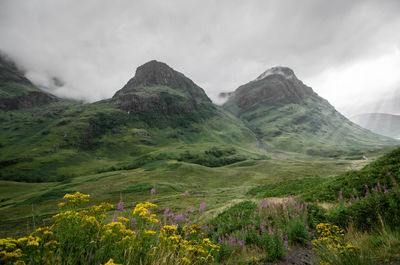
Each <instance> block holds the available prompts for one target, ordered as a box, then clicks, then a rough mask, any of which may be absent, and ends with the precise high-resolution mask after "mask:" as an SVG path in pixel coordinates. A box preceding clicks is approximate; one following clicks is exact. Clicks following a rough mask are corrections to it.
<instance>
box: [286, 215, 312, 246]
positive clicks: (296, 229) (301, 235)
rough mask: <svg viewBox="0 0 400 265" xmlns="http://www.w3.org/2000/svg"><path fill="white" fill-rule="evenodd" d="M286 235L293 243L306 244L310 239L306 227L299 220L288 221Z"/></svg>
mask: <svg viewBox="0 0 400 265" xmlns="http://www.w3.org/2000/svg"><path fill="white" fill-rule="evenodd" d="M288 236H289V238H290V239H291V241H292V243H293V244H294V245H300V246H306V245H308V240H309V239H310V233H309V232H308V231H307V229H306V225H305V223H304V222H302V221H301V220H298V219H296V220H294V221H293V222H290V223H289V226H288Z"/></svg>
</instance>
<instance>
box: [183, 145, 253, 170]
mask: <svg viewBox="0 0 400 265" xmlns="http://www.w3.org/2000/svg"><path fill="white" fill-rule="evenodd" d="M243 160H246V158H245V157H243V156H240V155H236V150H235V148H225V149H220V148H217V147H212V148H211V149H209V150H206V151H204V153H200V154H198V153H191V152H190V151H185V152H184V153H183V154H181V155H180V157H179V158H178V161H185V162H190V163H194V164H199V165H203V166H207V167H220V166H225V165H229V164H233V163H236V162H240V161H243Z"/></svg>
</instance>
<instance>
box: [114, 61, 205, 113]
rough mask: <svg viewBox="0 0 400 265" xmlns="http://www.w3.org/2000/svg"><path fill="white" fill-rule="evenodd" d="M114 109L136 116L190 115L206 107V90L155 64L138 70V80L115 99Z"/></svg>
mask: <svg viewBox="0 0 400 265" xmlns="http://www.w3.org/2000/svg"><path fill="white" fill-rule="evenodd" d="M112 101H113V103H114V105H115V106H117V107H118V108H120V109H123V110H126V111H133V112H136V113H156V112H158V113H167V114H171V113H175V114H182V113H190V112H193V111H196V110H198V109H199V108H202V107H201V106H202V105H207V106H208V107H209V108H213V105H212V102H211V100H210V99H209V98H208V97H207V95H206V93H205V92H204V90H203V89H202V88H201V87H199V86H198V85H196V84H195V83H194V82H193V81H192V80H190V79H189V78H187V77H186V76H185V75H184V74H182V73H180V72H178V71H175V70H174V69H172V68H171V67H169V66H168V65H167V64H165V63H162V62H158V61H156V60H153V61H150V62H147V63H145V64H143V65H141V66H139V67H138V68H137V69H136V73H135V76H134V77H133V78H132V79H130V80H129V81H128V83H127V84H126V85H125V86H124V87H123V88H122V89H121V90H119V91H118V92H117V93H115V95H114V96H113V98H112Z"/></svg>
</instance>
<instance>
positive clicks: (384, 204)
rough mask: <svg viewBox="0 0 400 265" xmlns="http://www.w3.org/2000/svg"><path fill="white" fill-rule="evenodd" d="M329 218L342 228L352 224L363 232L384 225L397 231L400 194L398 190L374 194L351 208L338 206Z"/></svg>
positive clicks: (399, 224) (350, 206) (399, 220)
mask: <svg viewBox="0 0 400 265" xmlns="http://www.w3.org/2000/svg"><path fill="white" fill-rule="evenodd" d="M328 218H329V220H331V222H333V223H335V224H338V225H340V226H342V227H347V226H348V225H349V224H350V223H352V224H353V225H354V226H355V227H356V228H357V229H359V230H362V231H371V230H372V229H376V228H379V227H380V226H382V225H383V224H385V225H386V226H387V227H388V228H391V229H396V228H397V227H399V226H400V193H399V192H398V190H397V189H395V190H392V191H391V192H388V193H383V192H381V193H378V192H373V194H372V195H369V196H367V197H365V198H362V199H360V200H359V201H355V202H353V203H352V204H351V205H349V206H344V205H343V204H340V205H338V206H337V207H335V208H333V209H332V210H331V211H330V213H329V215H328Z"/></svg>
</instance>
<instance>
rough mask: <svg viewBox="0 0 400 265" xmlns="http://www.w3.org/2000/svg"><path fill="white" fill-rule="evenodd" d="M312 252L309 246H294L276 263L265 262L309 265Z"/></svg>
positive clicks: (282, 264)
mask: <svg viewBox="0 0 400 265" xmlns="http://www.w3.org/2000/svg"><path fill="white" fill-rule="evenodd" d="M313 257H314V254H313V252H312V251H311V249H309V248H305V247H296V248H293V249H291V250H290V251H289V252H288V253H287V255H286V257H285V259H284V260H282V261H280V262H278V263H266V264H269V265H272V264H274V265H311V264H312V260H313Z"/></svg>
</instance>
